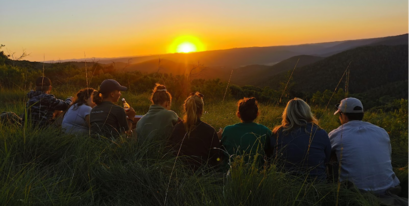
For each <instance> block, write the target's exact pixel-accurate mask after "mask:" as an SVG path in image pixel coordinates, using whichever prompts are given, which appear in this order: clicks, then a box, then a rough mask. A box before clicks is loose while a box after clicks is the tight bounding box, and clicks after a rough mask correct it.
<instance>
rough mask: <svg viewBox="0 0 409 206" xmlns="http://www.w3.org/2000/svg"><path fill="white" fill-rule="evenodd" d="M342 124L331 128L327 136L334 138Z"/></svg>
mask: <svg viewBox="0 0 409 206" xmlns="http://www.w3.org/2000/svg"><path fill="white" fill-rule="evenodd" d="M342 127H343V126H342V125H341V126H339V127H338V128H336V129H334V130H332V131H331V132H330V133H328V136H329V138H334V137H336V136H338V134H339V132H340V131H341V130H342Z"/></svg>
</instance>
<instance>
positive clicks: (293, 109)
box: [273, 98, 318, 134]
mask: <svg viewBox="0 0 409 206" xmlns="http://www.w3.org/2000/svg"><path fill="white" fill-rule="evenodd" d="M282 118H283V120H282V121H281V125H279V126H277V127H275V128H274V129H273V133H274V134H275V133H277V132H278V131H279V130H280V129H282V130H283V131H291V130H292V129H294V127H297V126H298V127H301V126H306V125H307V123H313V124H315V125H318V120H317V119H316V118H315V117H314V115H313V114H312V112H311V108H310V106H309V105H308V104H307V103H306V102H305V101H304V100H302V99H299V98H294V99H292V100H290V101H288V103H287V106H286V107H285V109H284V112H283V115H282Z"/></svg>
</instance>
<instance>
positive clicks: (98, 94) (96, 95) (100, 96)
mask: <svg viewBox="0 0 409 206" xmlns="http://www.w3.org/2000/svg"><path fill="white" fill-rule="evenodd" d="M108 96H109V93H102V92H100V91H95V92H94V93H93V96H92V97H93V101H94V103H95V104H97V105H99V104H101V102H102V101H103V100H104V99H105V98H108Z"/></svg>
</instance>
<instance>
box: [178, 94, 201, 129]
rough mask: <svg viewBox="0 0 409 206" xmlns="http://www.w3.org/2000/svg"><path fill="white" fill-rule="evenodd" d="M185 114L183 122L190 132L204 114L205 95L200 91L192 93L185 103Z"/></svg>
mask: <svg viewBox="0 0 409 206" xmlns="http://www.w3.org/2000/svg"><path fill="white" fill-rule="evenodd" d="M183 107H184V110H185V115H184V116H183V124H184V125H185V128H186V131H187V132H188V133H190V132H191V131H192V130H193V128H194V126H195V124H196V123H197V120H198V119H199V118H200V116H202V114H203V109H204V102H203V95H202V94H200V92H195V93H192V94H191V95H190V96H189V97H188V98H187V99H186V100H185V103H184V104H183Z"/></svg>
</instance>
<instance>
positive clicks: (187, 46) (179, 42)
mask: <svg viewBox="0 0 409 206" xmlns="http://www.w3.org/2000/svg"><path fill="white" fill-rule="evenodd" d="M199 51H205V46H204V45H203V43H202V42H201V41H200V40H199V39H198V38H196V37H193V36H181V37H178V38H176V39H175V40H174V41H173V43H172V44H171V45H170V46H169V49H168V52H169V53H190V52H199Z"/></svg>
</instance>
